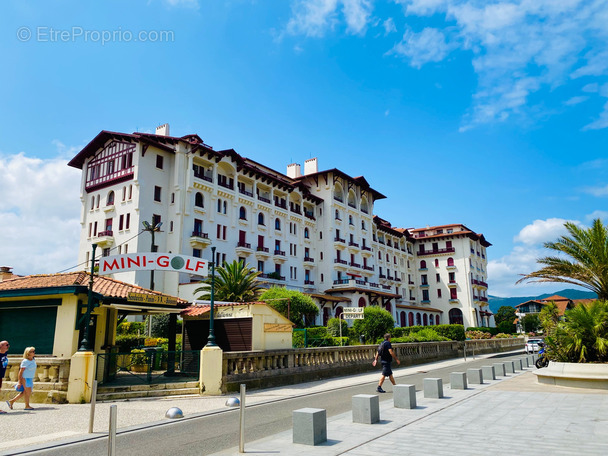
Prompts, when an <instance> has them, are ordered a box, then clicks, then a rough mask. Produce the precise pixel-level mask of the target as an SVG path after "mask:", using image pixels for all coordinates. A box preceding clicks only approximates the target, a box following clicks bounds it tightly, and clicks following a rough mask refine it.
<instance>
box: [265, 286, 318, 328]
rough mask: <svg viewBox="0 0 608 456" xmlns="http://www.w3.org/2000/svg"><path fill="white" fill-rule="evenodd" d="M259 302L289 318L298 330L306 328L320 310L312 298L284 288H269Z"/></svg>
mask: <svg viewBox="0 0 608 456" xmlns="http://www.w3.org/2000/svg"><path fill="white" fill-rule="evenodd" d="M259 300H260V301H263V302H265V303H266V304H268V305H269V306H270V307H272V308H273V309H275V310H276V311H277V312H279V313H280V314H282V315H283V316H284V317H286V318H289V319H290V320H291V322H292V323H294V324H295V325H296V327H297V328H304V327H305V324H306V322H307V320H311V319H312V318H313V317H314V316H315V315H317V314H318V313H319V308H318V307H317V306H316V304H315V303H314V301H313V300H312V298H311V297H310V296H307V295H305V294H303V293H300V292H299V291H296V290H288V289H287V288H283V287H272V288H269V289H268V290H266V291H265V292H264V293H262V295H261V296H260V298H259ZM288 315H289V316H288Z"/></svg>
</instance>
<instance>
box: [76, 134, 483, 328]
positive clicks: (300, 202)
mask: <svg viewBox="0 0 608 456" xmlns="http://www.w3.org/2000/svg"><path fill="white" fill-rule="evenodd" d="M69 165H70V166H73V167H75V168H78V169H81V170H82V182H81V201H82V214H81V225H82V231H81V237H80V246H79V262H80V263H82V265H83V266H84V267H87V265H88V264H89V258H90V254H91V245H92V244H93V243H96V244H98V246H99V247H100V248H101V249H102V254H103V255H106V256H107V255H118V254H124V253H135V252H149V251H159V252H167V253H179V254H184V255H191V256H195V257H201V258H205V259H207V260H210V261H211V260H214V261H215V262H216V264H222V263H223V262H224V261H226V262H231V261H233V260H237V259H238V260H242V261H244V262H245V263H247V264H249V265H250V266H251V267H253V268H256V269H257V270H259V271H260V272H262V274H261V276H260V278H259V280H260V281H261V282H262V283H263V284H264V286H273V285H278V286H286V287H288V288H291V289H296V290H299V291H302V292H304V293H308V294H309V295H311V297H312V298H313V299H314V300H315V302H316V303H317V305H318V306H319V309H320V313H319V316H318V318H317V323H318V324H324V323H326V321H327V320H328V319H329V318H331V317H335V316H338V315H339V314H340V313H341V312H342V309H343V307H353V306H357V307H364V306H368V305H379V306H381V307H383V308H385V309H386V310H388V311H390V312H391V313H392V314H393V317H394V318H395V320H396V321H397V324H398V325H401V326H412V325H418V324H421V325H434V324H440V323H450V322H461V323H463V324H464V325H465V326H481V325H485V326H488V325H493V318H492V316H491V314H490V313H489V312H488V310H487V309H488V307H487V305H488V302H487V283H486V280H487V272H486V265H487V259H486V250H485V249H486V247H488V246H490V245H491V244H490V243H488V242H487V241H486V240H485V238H484V237H483V235H481V234H477V233H475V232H473V231H472V230H470V229H468V228H467V227H466V226H464V225H458V224H456V225H446V226H441V227H427V228H424V229H404V228H395V227H392V226H391V224H390V223H389V222H388V221H386V220H384V219H381V218H380V217H378V216H374V203H375V202H376V201H377V200H379V199H382V198H385V196H384V195H382V194H381V193H380V192H378V191H376V190H374V189H373V188H372V187H371V186H370V184H369V183H368V182H367V181H366V180H365V178H364V177H362V176H359V177H352V176H349V175H347V174H345V173H344V172H342V171H340V170H338V169H330V170H327V171H319V169H318V162H317V159H316V158H313V159H310V160H307V161H306V162H305V163H304V171H303V172H302V169H301V166H300V165H299V164H291V165H289V166H288V167H287V172H286V173H285V174H283V173H280V172H278V171H275V170H273V169H271V168H269V167H267V166H264V165H262V164H260V163H257V162H255V161H253V160H251V159H248V158H245V157H242V156H241V155H239V154H238V153H236V152H235V151H234V150H232V149H228V150H219V151H216V150H214V149H213V148H212V147H210V146H208V145H206V144H205V143H204V142H203V141H202V140H201V138H200V137H198V136H197V135H186V136H183V137H173V136H170V135H169V126H168V125H163V126H161V127H159V128H158V129H157V131H156V134H146V133H133V134H125V133H116V132H109V131H102V132H101V133H99V134H98V135H97V136H96V137H95V138H94V139H93V140H92V141H91V142H90V143H89V144H88V145H87V146H86V147H85V148H84V149H83V150H82V151H80V152H79V153H78V155H76V156H75V157H74V158H73V159H72V160H71V161H70V163H69ZM143 222H147V223H149V224H150V225H151V226H156V225H158V224H159V223H162V225H161V228H160V231H159V232H155V233H154V243H152V236H151V233H150V232H149V231H142V224H143ZM212 246H213V247H215V249H216V252H215V258H213V259H212V258H211V247H212ZM113 276H114V277H115V278H116V279H118V280H122V281H125V282H129V283H134V284H138V285H140V286H143V287H149V288H151V287H150V285H151V277H150V276H151V274H150V272H149V271H132V272H123V273H120V274H114V275H113ZM200 279H201V277H198V276H196V275H191V274H186V273H177V272H168V273H164V272H156V275H155V277H154V288H155V289H156V290H160V291H163V292H164V293H167V294H171V295H176V296H180V297H181V298H184V299H187V300H193V299H194V298H195V296H194V294H193V290H194V289H195V288H197V287H199V286H200V284H199V283H198V282H199V281H200Z"/></svg>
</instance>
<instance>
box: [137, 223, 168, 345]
mask: <svg viewBox="0 0 608 456" xmlns="http://www.w3.org/2000/svg"><path fill="white" fill-rule="evenodd" d="M162 224H163V222H158V223H157V224H156V225H155V226H153V225H150V224H149V223H148V222H146V221H143V222H142V225H143V226H144V231H148V232H149V233H150V234H151V235H152V243H151V244H150V252H154V233H155V232H157V231H160V227H161V225H162ZM150 290H154V269H152V270H150ZM151 336H152V315H148V337H151Z"/></svg>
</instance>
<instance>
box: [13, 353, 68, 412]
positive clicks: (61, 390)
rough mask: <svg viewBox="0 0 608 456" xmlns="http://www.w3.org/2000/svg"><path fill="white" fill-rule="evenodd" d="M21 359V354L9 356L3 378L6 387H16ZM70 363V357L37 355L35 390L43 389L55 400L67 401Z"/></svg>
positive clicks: (59, 401)
mask: <svg viewBox="0 0 608 456" xmlns="http://www.w3.org/2000/svg"><path fill="white" fill-rule="evenodd" d="M21 361H23V358H22V357H21V356H9V357H8V365H7V367H6V373H5V374H4V379H3V384H4V388H9V389H13V388H14V386H15V384H16V383H17V380H18V379H19V368H20V365H21ZM70 363H71V360H70V358H55V357H48V358H47V357H44V356H37V357H36V364H37V368H36V374H35V375H34V388H33V390H34V391H43V392H44V393H46V395H47V397H48V398H52V401H53V402H58V403H62V402H67V392H68V379H69V377H70ZM3 391H4V389H3ZM13 391H14V389H13Z"/></svg>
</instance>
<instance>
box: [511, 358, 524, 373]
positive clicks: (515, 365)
mask: <svg viewBox="0 0 608 456" xmlns="http://www.w3.org/2000/svg"><path fill="white" fill-rule="evenodd" d="M513 370H514V371H520V372H521V371H522V370H524V367H523V366H522V364H521V359H519V358H518V359H516V360H515V361H513Z"/></svg>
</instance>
